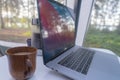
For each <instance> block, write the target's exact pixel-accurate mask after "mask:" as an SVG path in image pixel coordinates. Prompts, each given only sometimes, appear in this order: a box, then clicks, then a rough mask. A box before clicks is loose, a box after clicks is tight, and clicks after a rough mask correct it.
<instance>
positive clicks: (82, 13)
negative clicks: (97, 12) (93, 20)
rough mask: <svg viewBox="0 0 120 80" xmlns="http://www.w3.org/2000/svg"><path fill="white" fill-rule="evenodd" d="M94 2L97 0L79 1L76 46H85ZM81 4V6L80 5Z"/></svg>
mask: <svg viewBox="0 0 120 80" xmlns="http://www.w3.org/2000/svg"><path fill="white" fill-rule="evenodd" d="M94 2H95V0H81V1H80V0H78V3H77V15H76V26H77V31H76V42H75V44H76V45H79V46H83V41H84V38H85V34H86V32H87V29H88V27H89V22H90V17H91V12H92V9H93V5H94ZM80 3H81V5H79V4H80ZM86 5H87V6H86Z"/></svg>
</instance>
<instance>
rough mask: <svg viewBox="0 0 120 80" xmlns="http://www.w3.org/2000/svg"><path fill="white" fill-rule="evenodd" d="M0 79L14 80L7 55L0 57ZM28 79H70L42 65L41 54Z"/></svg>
mask: <svg viewBox="0 0 120 80" xmlns="http://www.w3.org/2000/svg"><path fill="white" fill-rule="evenodd" d="M93 49H95V50H100V51H105V52H109V53H110V54H113V55H114V53H113V52H112V51H109V50H106V49H96V48H93ZM118 58H119V57H118ZM119 61H120V58H119ZM0 80H14V79H13V78H12V77H11V75H10V74H9V69H8V61H7V56H3V57H0ZM29 80H70V79H69V78H68V77H66V76H64V75H62V74H60V73H58V72H55V71H53V70H51V69H49V68H47V67H46V66H45V65H43V59H42V56H37V66H36V71H35V74H34V76H33V77H32V78H31V79H29Z"/></svg>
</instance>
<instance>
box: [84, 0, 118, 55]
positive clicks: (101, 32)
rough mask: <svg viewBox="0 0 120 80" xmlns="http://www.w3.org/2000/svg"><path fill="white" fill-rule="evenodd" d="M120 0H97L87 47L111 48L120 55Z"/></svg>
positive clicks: (85, 44)
mask: <svg viewBox="0 0 120 80" xmlns="http://www.w3.org/2000/svg"><path fill="white" fill-rule="evenodd" d="M119 35H120V0H96V2H95V5H94V8H93V10H92V15H91V20H90V25H89V29H88V31H87V34H86V36H85V40H84V44H83V45H84V46H85V47H96V48H105V49H109V50H111V51H113V52H115V53H117V54H118V55H119V56H120V36H119Z"/></svg>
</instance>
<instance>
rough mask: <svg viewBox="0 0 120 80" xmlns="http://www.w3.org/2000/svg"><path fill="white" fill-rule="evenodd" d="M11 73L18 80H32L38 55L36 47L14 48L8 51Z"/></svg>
mask: <svg viewBox="0 0 120 80" xmlns="http://www.w3.org/2000/svg"><path fill="white" fill-rule="evenodd" d="M6 53H7V58H8V63H9V71H10V74H11V76H12V77H13V78H15V79H16V80H25V79H28V78H31V77H32V76H33V74H34V72H35V69H36V53H37V49H36V48H34V47H25V46H23V47H14V48H10V49H8V50H7V51H6Z"/></svg>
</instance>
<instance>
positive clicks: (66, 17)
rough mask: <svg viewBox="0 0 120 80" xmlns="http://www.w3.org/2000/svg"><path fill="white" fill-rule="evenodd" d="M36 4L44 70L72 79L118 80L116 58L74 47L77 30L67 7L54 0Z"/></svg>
mask: <svg viewBox="0 0 120 80" xmlns="http://www.w3.org/2000/svg"><path fill="white" fill-rule="evenodd" d="M82 1H83V2H84V1H85V0H82ZM37 4H38V13H39V21H40V30H41V31H40V32H41V36H42V42H41V43H42V51H43V61H44V65H45V66H46V67H48V68H50V69H52V70H55V71H57V72H59V73H61V74H63V75H66V76H68V77H70V78H71V79H74V80H119V79H120V64H119V61H118V59H117V56H116V55H113V54H109V53H105V52H100V51H97V50H92V49H89V48H85V47H80V46H78V45H76V44H75V40H76V31H77V27H75V21H74V19H73V17H72V16H71V13H70V12H69V10H68V8H67V7H66V6H64V5H62V4H60V3H58V2H56V1H54V0H37ZM86 6H87V5H86ZM82 8H84V7H82Z"/></svg>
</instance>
